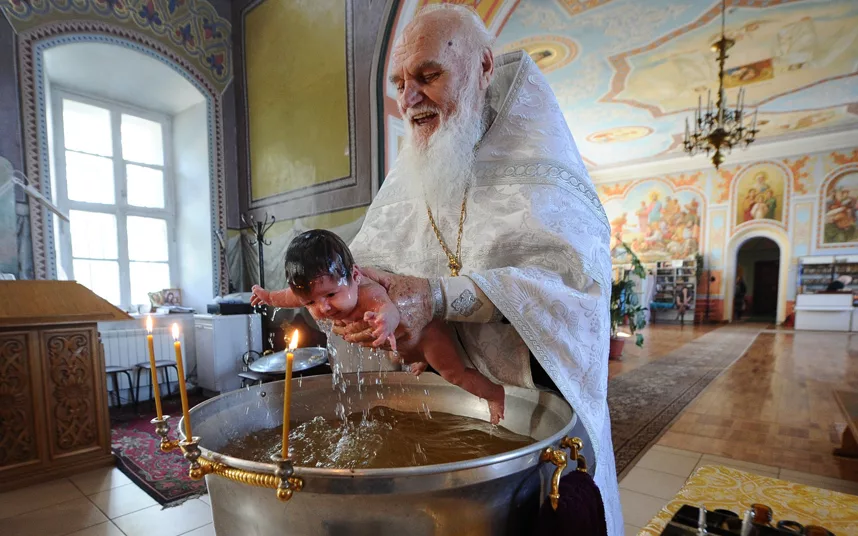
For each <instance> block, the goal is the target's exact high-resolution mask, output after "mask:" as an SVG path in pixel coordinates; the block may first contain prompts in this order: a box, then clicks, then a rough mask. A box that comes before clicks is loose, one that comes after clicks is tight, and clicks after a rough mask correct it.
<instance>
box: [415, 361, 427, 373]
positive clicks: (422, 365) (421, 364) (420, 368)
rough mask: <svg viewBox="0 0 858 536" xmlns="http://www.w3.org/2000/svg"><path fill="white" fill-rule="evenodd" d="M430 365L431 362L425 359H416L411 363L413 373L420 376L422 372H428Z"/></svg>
mask: <svg viewBox="0 0 858 536" xmlns="http://www.w3.org/2000/svg"><path fill="white" fill-rule="evenodd" d="M428 366H429V363H427V362H425V361H415V362H414V363H411V374H414V375H415V376H420V375H421V374H423V373H424V372H426V367H428Z"/></svg>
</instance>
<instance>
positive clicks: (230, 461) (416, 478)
mask: <svg viewBox="0 0 858 536" xmlns="http://www.w3.org/2000/svg"><path fill="white" fill-rule="evenodd" d="M343 377H344V379H345V383H346V385H347V387H346V390H345V392H343V393H342V394H341V395H338V393H340V391H334V390H333V388H332V378H331V376H314V377H308V378H302V379H300V380H298V379H295V380H292V387H293V392H292V393H293V394H292V421H293V422H294V421H296V420H297V421H304V420H309V419H311V418H312V417H314V416H317V415H322V416H324V417H329V418H336V417H335V410H336V404H337V402H338V401H339V400H342V401H343V402H344V403H345V401H346V400H348V399H350V400H351V404H350V405H347V407H346V410H347V411H348V412H355V411H361V410H363V409H370V408H372V407H375V406H386V407H390V408H393V409H396V410H400V411H412V412H418V411H422V410H421V408H422V407H423V404H424V403H425V404H426V405H427V406H428V407H429V408H430V411H432V412H434V411H439V412H446V413H452V414H457V415H463V416H466V417H474V418H478V419H482V420H488V418H489V413H488V408H487V405H486V403H485V401H483V400H480V399H479V398H477V397H475V396H473V395H471V394H470V393H468V392H466V391H464V390H462V389H460V388H458V387H456V386H454V385H452V384H450V383H448V382H446V381H445V380H443V379H442V378H441V377H439V376H437V375H435V374H431V373H425V374H423V375H421V376H420V377H419V378H418V377H415V376H413V375H411V374H409V373H405V372H380V373H362V374H358V373H353V374H345V375H343ZM378 382H380V384H379V383H378ZM505 389H506V408H505V419H504V420H503V421H502V422H501V425H502V426H504V427H506V428H508V429H509V430H511V431H512V432H515V433H518V434H524V435H528V436H530V437H533V438H534V439H535V440H536V443H534V444H532V445H529V446H527V447H524V448H519V449H516V450H512V451H509V452H505V453H502V454H497V455H494V456H488V457H484V458H477V459H472V460H467V461H462V462H456V463H447V464H438V465H425V466H419V467H402V468H390V469H325V468H316V467H301V466H295V475H296V476H299V477H301V478H302V479H303V483H304V486H303V490H301V491H298V492H295V493H294V495H293V496H292V498H291V500H289V501H288V502H281V501H279V500H278V499H277V498H276V497H275V493H274V491H273V490H272V489H266V488H259V487H252V486H249V485H246V484H242V483H239V482H236V481H234V480H230V479H227V478H223V477H220V476H217V475H214V474H208V475H206V483H207V484H208V489H209V493H210V495H211V505H212V514H213V516H214V526H215V530H216V532H217V534H218V535H220V536H232V535H247V536H269V535H270V536H274V535H278V536H282V535H343V536H345V535H348V536H403V535H411V536H430V535H447V534H453V535H455V536H489V535H504V536H507V535H509V536H511V535H516V536H518V535H524V534H528V533H529V528H530V527H531V526H532V523H533V521H534V519H535V517H536V514H537V512H538V508H539V506H540V504H541V502H542V501H543V500H545V498H546V496H547V494H548V492H549V487H550V479H551V475H552V473H553V471H554V469H555V467H554V466H553V465H551V464H549V463H546V462H543V461H540V454H541V453H542V451H543V450H545V449H546V447H554V448H557V447H558V445H559V443H560V441H561V439H562V438H563V437H564V436H566V435H567V434H570V433H571V430H572V428H573V427H574V425H575V423H576V416H575V414H574V412H573V410H572V408H571V407H570V406H569V404H568V403H567V402H566V401H565V400H564V399H563V398H562V397H560V396H558V395H555V394H553V393H551V392H548V391H539V390H530V389H521V388H516V387H505ZM282 408H283V382H282V381H281V382H272V383H266V384H263V385H256V386H252V387H248V388H244V389H240V390H238V391H233V392H230V393H226V394H223V395H220V396H218V397H216V398H213V399H211V400H207V401H206V402H203V403H202V404H199V405H198V406H196V407H195V408H193V409H192V410H191V413H190V415H191V422H192V423H193V429H194V435H195V436H199V437H200V438H201V441H200V450H201V451H202V456H203V457H204V458H206V459H209V460H212V461H215V462H219V463H222V464H225V465H228V466H230V467H233V468H237V469H244V470H246V471H252V472H256V473H263V474H272V475H273V474H274V471H275V466H274V465H273V464H271V463H261V462H255V461H251V460H244V459H240V458H234V457H231V456H226V455H223V454H220V453H219V452H218V450H219V449H222V448H223V447H224V446H225V445H226V444H227V443H229V442H230V441H231V440H233V439H237V438H241V437H244V436H246V435H247V434H249V433H251V432H254V431H257V430H260V429H265V428H271V427H274V426H278V425H280V423H281V422H282ZM178 429H179V430H181V429H182V426H181V423H180V425H179V427H178Z"/></svg>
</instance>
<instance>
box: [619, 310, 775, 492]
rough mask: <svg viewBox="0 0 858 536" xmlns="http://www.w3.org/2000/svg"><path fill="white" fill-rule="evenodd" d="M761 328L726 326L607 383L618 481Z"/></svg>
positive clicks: (752, 339)
mask: <svg viewBox="0 0 858 536" xmlns="http://www.w3.org/2000/svg"><path fill="white" fill-rule="evenodd" d="M761 329H762V328H761V327H760V326H742V325H738V326H732V325H731V326H724V327H722V328H719V329H716V330H714V331H711V332H709V333H707V334H705V335H703V336H701V337H698V338H697V339H694V340H693V341H691V342H689V343H688V344H686V345H684V346H682V347H680V348H678V349H677V350H674V351H673V352H670V353H669V354H667V355H666V356H664V357H662V358H661V359H659V360H657V361H653V362H651V363H647V364H646V365H643V366H641V367H639V368H636V369H634V370H632V371H630V372H627V373H625V374H621V375H619V376H617V377H615V378H613V379H612V380H610V381H609V382H608V407H609V409H610V412H611V432H612V438H613V443H614V456H615V458H616V463H617V476H618V477H619V478H622V477H623V476H624V473H625V471H626V470H627V469H630V468H631V467H633V465H634V462H635V461H636V460H637V458H639V457H640V455H641V454H642V453H643V452H644V451H645V450H646V449H647V448H648V447H649V446H650V445H651V444H653V443H654V442H655V441H656V440H658V438H659V437H660V436H661V435H662V434H663V433H664V431H665V430H667V428H668V426H670V424H671V423H672V422H673V421H674V419H676V417H678V416H679V414H680V413H681V412H682V410H684V409H685V407H686V406H688V404H690V403H691V402H692V401H693V400H694V399H695V398H696V397H697V395H699V394H700V393H701V392H702V391H703V390H704V389H705V388H706V387H707V386H708V385H709V383H710V382H712V380H714V379H715V378H716V377H717V376H718V375H719V374H721V373H722V372H723V371H724V370H726V369H727V368H728V367H729V366H730V365H732V364H733V363H734V362H735V361H736V360H737V359H738V358H739V357H741V356H742V354H744V353H745V351H746V350H747V349H748V347H749V346H750V345H751V343H752V342H753V341H754V339H755V338H756V337H757V335H758V334H759V333H760V331H761Z"/></svg>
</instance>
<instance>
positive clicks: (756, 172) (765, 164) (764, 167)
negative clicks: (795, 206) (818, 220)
mask: <svg viewBox="0 0 858 536" xmlns="http://www.w3.org/2000/svg"><path fill="white" fill-rule="evenodd" d="M791 184H792V172H791V171H790V170H789V168H787V167H786V166H784V165H783V164H782V163H780V162H773V161H762V162H755V163H753V164H751V165H748V166H745V167H744V168H742V169H741V170H740V171H739V172H738V173H737V174H736V177H735V179H733V183H732V185H731V193H730V199H732V200H733V202H732V203H731V208H732V210H731V217H730V227H731V228H732V229H733V233H736V232H738V231H739V230H741V229H743V228H746V227H750V226H757V225H760V224H763V223H765V224H768V225H775V226H778V227H780V228H782V229H787V226H788V223H789V204H790V199H791V197H792V188H791Z"/></svg>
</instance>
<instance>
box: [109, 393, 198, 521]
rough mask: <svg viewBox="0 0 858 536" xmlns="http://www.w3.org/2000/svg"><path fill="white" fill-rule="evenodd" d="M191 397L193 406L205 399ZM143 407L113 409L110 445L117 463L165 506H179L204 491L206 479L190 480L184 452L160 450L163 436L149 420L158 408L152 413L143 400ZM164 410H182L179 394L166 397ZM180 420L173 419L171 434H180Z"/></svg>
mask: <svg viewBox="0 0 858 536" xmlns="http://www.w3.org/2000/svg"><path fill="white" fill-rule="evenodd" d="M189 398H190V399H191V400H190V404H191V406H192V407H193V406H194V405H196V404H198V403H200V402H202V401H203V400H204V399H203V398H201V397H194V396H190V397H189ZM140 410H141V411H140V412H139V413H135V412H130V411H126V410H123V411H121V412H116V411H115V410H114V411H111V419H110V420H111V422H110V435H111V447H112V449H113V455H114V456H116V467H117V468H118V469H119V470H120V471H122V472H123V473H124V474H125V475H126V476H127V477H128V478H130V479H131V481H132V482H134V483H135V484H137V486H138V487H139V488H140V489H142V490H143V491H145V492H146V493H148V494H149V496H150V497H152V498H153V499H155V500H156V501H158V503H159V504H161V505H162V506H164V507H170V506H177V505H179V504H181V503H183V502H185V501H186V500H188V499H192V498H194V497H198V496H200V495H204V494H205V493H206V484H205V481H202V480H199V481H194V480H191V478H190V477H189V476H188V462H186V461H185V459H184V458H183V457H182V454H181V452H180V451H173V452H169V453H165V452H161V451H160V450H159V448H158V444H159V443H160V438H159V437H158V436H157V435H156V434H155V427H154V426H153V425H152V424H151V423H150V422H149V421H151V420H152V419H153V418H154V417H155V411H154V410H152V411H151V413H150V412H149V405H148V404H146V403H141V404H140ZM164 413H166V414H167V415H173V416H180V415H181V414H182V408H181V404H180V402H179V400H178V398H173V399H170V400H164ZM178 420H179V419H178V417H175V418H171V419H170V428H171V430H170V437H171V438H175V437H177V436H176V424H177V423H178Z"/></svg>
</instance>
